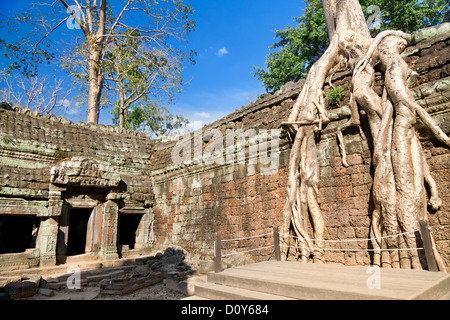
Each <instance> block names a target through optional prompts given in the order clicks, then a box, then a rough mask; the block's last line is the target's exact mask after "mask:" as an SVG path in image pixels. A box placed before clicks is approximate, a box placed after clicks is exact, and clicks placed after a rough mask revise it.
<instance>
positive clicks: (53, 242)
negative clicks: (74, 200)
mask: <svg viewBox="0 0 450 320" xmlns="http://www.w3.org/2000/svg"><path fill="white" fill-rule="evenodd" d="M49 189H50V190H49V197H48V216H47V217H43V219H42V220H41V223H40V226H39V233H38V236H37V239H36V247H39V250H40V266H41V267H46V266H54V265H56V246H57V243H58V233H59V226H58V224H59V219H60V216H61V213H62V208H63V200H62V199H61V192H62V191H64V189H60V188H59V187H57V186H54V185H53V184H50V188H49Z"/></svg>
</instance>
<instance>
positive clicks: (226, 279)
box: [188, 261, 450, 300]
mask: <svg viewBox="0 0 450 320" xmlns="http://www.w3.org/2000/svg"><path fill="white" fill-rule="evenodd" d="M449 298H450V274H447V273H441V272H430V271H419V270H400V269H382V268H381V269H368V267H365V266H354V267H350V266H340V265H329V264H327V265H324V264H308V263H300V262H288V261H281V262H279V261H268V262H262V263H256V264H250V265H246V266H241V267H235V268H231V269H227V270H225V271H223V272H221V273H209V274H208V275H207V281H204V282H197V283H196V284H195V296H192V297H189V298H188V299H190V300H196V299H212V300H235V299H241V300H243V299H250V300H277V299H301V300H354V299H364V300H372V299H376V300H379V299H395V300H411V299H419V300H429V299H431V300H437V299H449Z"/></svg>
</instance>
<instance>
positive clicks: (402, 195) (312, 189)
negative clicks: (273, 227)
mask: <svg viewBox="0 0 450 320" xmlns="http://www.w3.org/2000/svg"><path fill="white" fill-rule="evenodd" d="M323 7H324V12H325V18H326V21H327V27H328V34H329V38H330V46H329V47H328V49H327V51H326V52H325V54H324V55H323V56H322V57H321V58H320V59H319V61H317V63H316V64H314V66H313V67H312V68H311V70H310V72H309V74H308V77H307V79H306V83H305V85H304V87H303V90H302V92H301V93H300V95H299V97H298V98H297V101H296V103H295V105H294V107H293V110H292V112H291V115H290V117H289V119H288V121H287V122H286V123H285V124H286V125H287V126H288V128H289V132H290V133H291V136H292V137H295V138H293V146H292V151H291V155H290V164H289V176H288V186H287V193H288V195H287V200H286V204H285V207H284V220H283V227H282V241H284V242H285V243H288V242H289V239H288V238H287V234H288V233H289V231H290V230H293V232H294V233H295V235H296V236H297V237H298V239H297V247H298V248H300V254H301V258H302V260H303V261H308V260H309V259H310V258H311V257H313V259H314V261H315V262H323V260H324V259H323V248H324V242H323V240H324V233H325V228H326V226H325V223H324V219H323V217H322V214H321V211H320V206H319V204H318V201H317V196H318V184H319V174H320V173H319V163H318V160H317V155H316V152H317V151H316V144H315V134H316V133H317V132H320V130H321V129H322V126H323V125H326V124H327V123H328V122H329V119H328V117H327V112H326V110H325V105H324V97H323V91H322V90H323V87H324V84H325V81H326V79H327V78H328V77H329V76H331V75H332V74H333V73H335V72H336V71H338V70H342V69H348V68H350V69H351V70H352V72H353V77H352V96H351V99H350V109H351V111H352V112H351V118H350V120H349V121H348V122H347V123H346V124H344V125H343V126H342V127H340V128H338V133H337V136H338V138H339V142H340V143H339V144H340V147H341V152H342V156H343V164H344V165H345V166H346V165H347V163H346V157H345V148H344V146H345V145H344V139H343V135H342V131H343V130H344V129H346V128H348V127H350V126H359V125H360V121H359V108H361V109H362V110H363V111H364V112H365V113H366V114H367V118H368V121H369V125H370V131H371V135H372V138H373V146H374V151H373V161H372V162H373V166H374V169H375V175H374V181H373V190H372V195H373V202H374V207H375V209H374V212H373V215H372V225H371V238H372V239H373V240H372V246H373V248H374V256H373V263H374V264H375V265H379V266H384V267H393V268H414V269H421V268H424V267H425V268H426V265H425V266H424V265H422V264H421V262H420V259H419V255H418V251H417V250H415V249H414V248H417V247H418V242H419V243H420V242H421V240H420V239H416V236H417V233H415V232H414V231H415V230H418V229H419V228H420V227H419V221H420V220H426V219H427V205H428V204H429V205H430V206H431V207H432V208H433V209H434V210H437V209H438V208H439V207H440V205H441V200H440V198H439V196H438V193H437V188H436V183H435V181H434V180H433V178H432V177H431V175H430V172H429V168H428V164H427V162H426V160H425V156H424V154H423V151H422V147H421V144H420V142H419V139H418V137H417V135H416V132H415V127H414V124H415V123H416V116H419V117H420V119H421V120H422V122H423V123H424V124H425V125H426V126H427V127H428V128H430V130H431V131H432V132H433V134H434V135H435V136H436V138H437V139H438V140H439V141H441V142H442V143H444V144H446V145H447V146H450V139H449V137H448V136H447V135H446V134H445V133H444V132H443V131H442V130H441V129H440V128H439V127H438V126H437V125H436V124H435V123H434V121H433V119H432V118H431V116H430V115H429V114H428V113H427V112H426V111H425V110H424V109H423V108H422V107H420V106H419V105H418V104H417V103H416V102H415V100H414V99H413V97H412V96H411V94H410V92H409V90H408V87H407V80H408V78H409V77H411V76H414V74H413V72H412V71H411V70H410V69H409V68H408V65H407V63H406V62H405V61H404V60H403V58H402V57H401V56H400V54H401V53H402V51H403V50H404V49H405V48H406V47H407V46H408V45H409V44H410V42H411V36H410V35H409V34H406V33H403V32H401V31H384V32H382V33H380V34H379V35H378V36H377V37H376V38H372V37H371V36H370V33H369V30H368V28H367V24H366V22H365V19H364V15H363V12H362V9H361V6H360V4H359V2H358V0H323ZM376 70H380V71H381V72H382V74H384V89H383V95H382V97H380V96H378V95H377V94H376V93H375V91H374V90H373V89H372V87H373V83H374V79H375V71H376ZM425 183H426V184H427V185H428V186H429V188H430V194H431V196H430V199H429V200H427V197H428V196H427V191H426V189H425ZM308 221H311V224H312V227H313V232H314V234H313V235H309V232H308V227H307V222H308ZM397 234H402V235H401V236H399V237H390V236H393V235H397ZM383 249H388V250H383ZM435 257H436V261H437V264H438V267H439V270H441V271H445V270H446V269H445V265H444V263H443V261H442V259H441V258H440V256H439V254H438V252H437V251H435Z"/></svg>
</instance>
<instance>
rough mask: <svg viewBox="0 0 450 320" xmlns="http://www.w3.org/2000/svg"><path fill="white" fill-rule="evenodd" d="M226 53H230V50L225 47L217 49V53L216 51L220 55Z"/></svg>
mask: <svg viewBox="0 0 450 320" xmlns="http://www.w3.org/2000/svg"><path fill="white" fill-rule="evenodd" d="M226 54H228V50H227V48H225V47H223V48H221V49H219V51H217V53H216V55H218V56H219V57H221V56H224V55H226Z"/></svg>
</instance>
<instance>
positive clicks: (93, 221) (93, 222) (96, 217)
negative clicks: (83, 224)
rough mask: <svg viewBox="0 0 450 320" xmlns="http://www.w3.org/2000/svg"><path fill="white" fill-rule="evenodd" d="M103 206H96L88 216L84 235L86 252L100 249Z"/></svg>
mask: <svg viewBox="0 0 450 320" xmlns="http://www.w3.org/2000/svg"><path fill="white" fill-rule="evenodd" d="M102 209H103V206H101V205H100V206H96V207H95V208H94V209H93V210H92V213H91V216H90V217H89V221H88V225H87V235H86V253H88V252H98V251H100V245H101V241H102V238H101V237H102V220H103V213H102V211H103V210H102Z"/></svg>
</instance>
